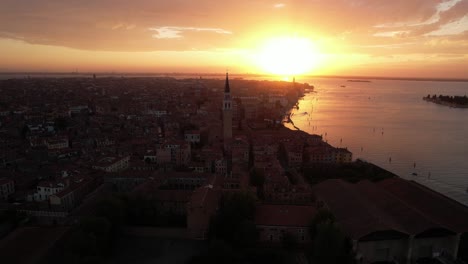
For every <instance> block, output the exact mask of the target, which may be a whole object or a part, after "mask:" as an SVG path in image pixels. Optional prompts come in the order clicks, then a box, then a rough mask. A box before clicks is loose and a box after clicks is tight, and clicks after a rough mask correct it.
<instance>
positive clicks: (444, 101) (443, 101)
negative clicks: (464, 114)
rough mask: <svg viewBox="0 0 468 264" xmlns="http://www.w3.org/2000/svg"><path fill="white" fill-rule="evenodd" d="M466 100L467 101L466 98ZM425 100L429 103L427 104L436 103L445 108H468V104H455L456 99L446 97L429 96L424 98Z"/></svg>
mask: <svg viewBox="0 0 468 264" xmlns="http://www.w3.org/2000/svg"><path fill="white" fill-rule="evenodd" d="M458 98H463V97H461V96H459V97H458ZM464 99H465V100H466V97H465V98H464ZM423 100H424V101H427V102H431V103H434V104H438V105H444V106H448V107H452V108H468V104H466V103H457V102H454V99H453V98H450V97H448V96H445V97H429V96H427V97H423Z"/></svg>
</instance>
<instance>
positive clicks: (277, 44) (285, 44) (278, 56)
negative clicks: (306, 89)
mask: <svg viewBox="0 0 468 264" xmlns="http://www.w3.org/2000/svg"><path fill="white" fill-rule="evenodd" d="M318 60H319V56H318V52H317V49H316V47H315V45H314V44H313V43H312V42H311V41H310V40H309V39H307V38H292V37H283V38H275V39H271V40H269V41H268V42H266V45H265V46H264V47H263V48H262V49H261V50H260V52H259V57H258V60H257V61H258V63H259V64H260V67H261V68H262V69H263V70H264V71H266V72H268V73H272V74H278V75H297V74H304V73H308V72H310V71H311V70H313V69H314V68H315V67H316V66H317V65H318Z"/></svg>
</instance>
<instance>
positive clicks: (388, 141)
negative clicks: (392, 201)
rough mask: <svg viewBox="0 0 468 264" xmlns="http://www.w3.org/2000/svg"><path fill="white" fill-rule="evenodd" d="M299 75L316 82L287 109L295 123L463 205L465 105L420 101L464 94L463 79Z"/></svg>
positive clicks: (467, 183)
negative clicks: (357, 78) (296, 106)
mask: <svg viewBox="0 0 468 264" xmlns="http://www.w3.org/2000/svg"><path fill="white" fill-rule="evenodd" d="M298 81H299V82H308V83H309V84H312V85H314V86H315V91H314V93H308V94H306V95H305V97H304V98H303V99H302V100H300V101H299V109H298V110H296V109H295V110H294V115H293V116H292V120H293V122H294V124H295V125H296V126H297V127H298V128H300V129H301V130H303V131H306V132H308V133H312V134H318V135H322V136H323V138H324V140H326V141H328V143H330V144H331V145H333V146H337V147H347V148H348V149H349V150H351V151H352V152H353V157H354V158H361V159H364V160H367V161H369V162H372V163H374V164H376V165H379V166H381V167H383V168H385V169H387V170H389V171H392V172H393V173H395V174H397V175H399V176H400V177H403V178H406V179H412V180H415V181H417V182H419V183H421V184H424V185H426V186H428V187H430V188H432V189H434V190H436V191H438V192H441V193H443V194H445V195H447V196H449V197H451V198H453V199H455V200H458V201H459V202H461V203H464V204H467V205H468V192H467V188H468V109H459V108H450V107H446V106H441V105H437V104H434V103H430V102H426V101H423V100H422V97H423V96H427V95H428V94H431V95H432V94H437V95H438V94H444V95H466V94H468V82H432V81H396V80H371V82H349V81H347V80H345V79H312V78H309V79H304V80H298ZM413 173H416V174H417V175H412V174H413Z"/></svg>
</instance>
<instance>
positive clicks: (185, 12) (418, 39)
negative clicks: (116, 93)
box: [0, 0, 468, 78]
mask: <svg viewBox="0 0 468 264" xmlns="http://www.w3.org/2000/svg"><path fill="white" fill-rule="evenodd" d="M214 3H215V2H214V1H213V0H200V1H188V0H182V1H175V2H167V1H163V0H151V1H150V0H136V1H131V2H128V1H117V2H114V1H112V3H111V2H106V1H104V2H100V1H97V2H92V3H89V4H87V5H82V4H80V3H79V2H56V1H51V0H38V1H33V2H28V3H26V2H24V1H13V0H6V1H4V3H2V8H1V9H0V51H1V52H0V72H12V71H32V72H34V71H36V72H37V71H43V72H44V71H47V72H71V71H81V72H112V71H116V72H192V73H193V72H223V71H224V69H226V68H228V69H229V70H230V71H231V72H237V73H253V74H269V73H273V74H277V75H296V74H312V75H359V76H392V77H445V78H466V65H468V15H467V14H466V10H468V0H412V1H397V2H394V1H375V0H362V1H359V3H357V2H355V1H343V0H327V1H324V0H318V1H306V0H298V1H283V2H281V1H280V2H271V1H255V2H252V1H248V0H239V1H235V2H229V3H225V2H223V3H222V4H214ZM396 14H398V15H396Z"/></svg>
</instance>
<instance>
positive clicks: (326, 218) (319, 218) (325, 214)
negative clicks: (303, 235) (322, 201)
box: [309, 209, 335, 239]
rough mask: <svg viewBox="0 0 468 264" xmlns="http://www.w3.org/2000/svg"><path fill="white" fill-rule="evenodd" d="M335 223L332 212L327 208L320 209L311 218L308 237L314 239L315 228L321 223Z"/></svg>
mask: <svg viewBox="0 0 468 264" xmlns="http://www.w3.org/2000/svg"><path fill="white" fill-rule="evenodd" d="M333 223H335V216H334V215H333V213H332V212H330V211H329V210H327V209H320V210H319V211H318V212H317V214H316V215H315V217H314V219H312V221H311V223H310V226H309V234H310V238H311V239H314V238H315V236H316V235H317V228H318V226H319V225H321V224H333Z"/></svg>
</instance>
